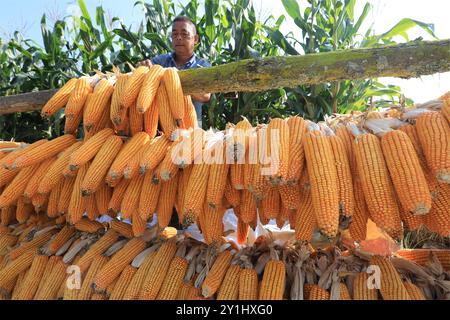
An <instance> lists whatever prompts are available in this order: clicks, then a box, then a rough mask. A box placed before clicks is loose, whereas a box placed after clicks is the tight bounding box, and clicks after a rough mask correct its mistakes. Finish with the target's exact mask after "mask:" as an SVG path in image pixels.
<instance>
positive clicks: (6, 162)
mask: <svg viewBox="0 0 450 320" xmlns="http://www.w3.org/2000/svg"><path fill="white" fill-rule="evenodd" d="M47 142H48V140H47V139H41V140H38V141H36V142H34V143H32V144H30V145H28V146H26V147H25V148H19V149H16V150H14V151H13V152H10V153H9V154H8V155H6V156H5V157H3V158H2V159H1V160H0V166H1V167H2V168H5V169H10V170H11V169H12V165H13V163H14V161H15V160H16V159H17V158H18V157H20V156H21V155H23V154H24V153H25V152H30V151H32V150H33V149H36V148H39V147H40V146H42V145H43V144H45V143H47Z"/></svg>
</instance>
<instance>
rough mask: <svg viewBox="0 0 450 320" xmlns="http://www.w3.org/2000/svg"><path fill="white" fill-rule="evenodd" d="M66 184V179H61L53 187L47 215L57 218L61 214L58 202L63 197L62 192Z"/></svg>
mask: <svg viewBox="0 0 450 320" xmlns="http://www.w3.org/2000/svg"><path fill="white" fill-rule="evenodd" d="M63 186H64V180H60V181H59V182H58V183H57V185H56V186H55V187H54V188H53V189H52V191H51V192H50V195H49V197H48V205H47V215H48V217H50V218H56V217H58V216H59V212H58V203H59V199H60V197H61V192H62V189H63Z"/></svg>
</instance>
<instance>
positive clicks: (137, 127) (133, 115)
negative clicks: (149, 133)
mask: <svg viewBox="0 0 450 320" xmlns="http://www.w3.org/2000/svg"><path fill="white" fill-rule="evenodd" d="M128 116H129V121H130V132H131V135H132V136H134V135H135V134H137V133H139V132H142V131H143V129H144V115H143V114H142V113H139V112H138V110H137V107H136V103H133V104H132V105H131V106H130V107H129V108H128Z"/></svg>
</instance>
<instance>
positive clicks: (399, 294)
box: [370, 256, 410, 300]
mask: <svg viewBox="0 0 450 320" xmlns="http://www.w3.org/2000/svg"><path fill="white" fill-rule="evenodd" d="M370 265H375V266H378V267H379V268H380V277H381V278H380V289H379V290H380V293H381V296H382V297H383V300H410V297H409V295H408V292H407V291H406V288H405V286H404V285H403V282H402V280H401V278H400V275H399V274H398V273H397V271H396V270H395V268H394V266H393V265H392V263H391V261H389V259H388V258H386V257H381V256H373V257H372V258H371V259H370Z"/></svg>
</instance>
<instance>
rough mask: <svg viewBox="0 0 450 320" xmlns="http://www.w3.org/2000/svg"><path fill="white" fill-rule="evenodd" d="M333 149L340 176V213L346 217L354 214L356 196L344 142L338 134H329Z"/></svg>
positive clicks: (337, 171)
mask: <svg viewBox="0 0 450 320" xmlns="http://www.w3.org/2000/svg"><path fill="white" fill-rule="evenodd" d="M328 139H329V140H330V145H331V149H332V150H333V156H334V163H335V166H336V173H337V177H338V180H337V181H338V195H339V209H340V213H341V214H342V215H344V216H345V217H350V216H352V213H353V210H354V205H355V197H354V193H353V182H352V171H351V168H350V161H349V159H348V156H347V150H346V148H345V145H344V142H343V141H342V139H341V138H339V137H338V136H329V137H328Z"/></svg>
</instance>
